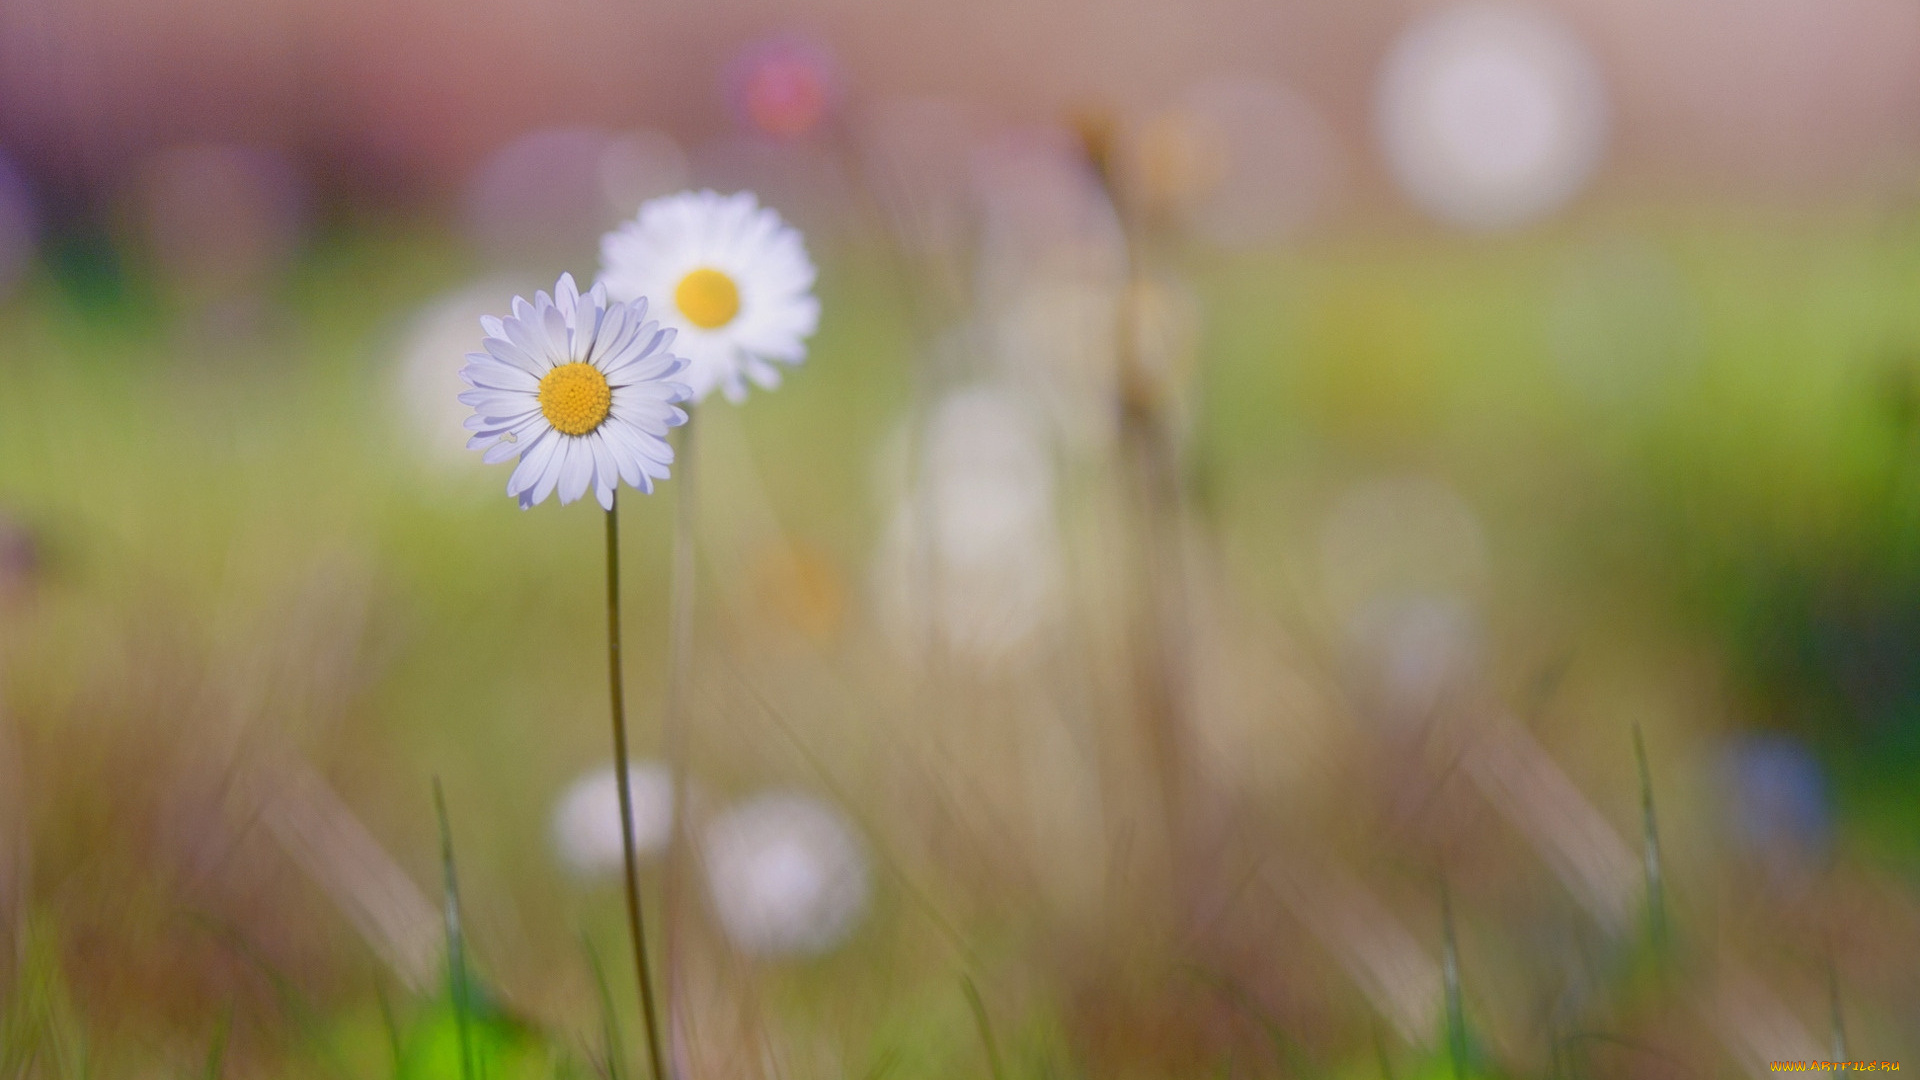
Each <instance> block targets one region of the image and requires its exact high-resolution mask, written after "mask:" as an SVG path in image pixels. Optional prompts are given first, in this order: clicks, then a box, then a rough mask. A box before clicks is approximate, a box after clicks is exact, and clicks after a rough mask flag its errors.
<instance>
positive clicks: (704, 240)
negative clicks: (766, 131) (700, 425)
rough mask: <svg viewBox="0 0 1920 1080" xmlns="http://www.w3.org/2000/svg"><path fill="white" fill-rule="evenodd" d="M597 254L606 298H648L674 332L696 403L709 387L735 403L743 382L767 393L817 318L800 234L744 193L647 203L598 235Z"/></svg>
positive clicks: (795, 359)
mask: <svg viewBox="0 0 1920 1080" xmlns="http://www.w3.org/2000/svg"><path fill="white" fill-rule="evenodd" d="M600 256H601V267H602V277H601V280H602V282H603V283H604V284H605V285H606V287H607V291H608V292H609V293H611V294H612V295H613V296H615V297H617V298H621V299H633V298H635V297H652V298H654V302H655V303H656V304H657V310H656V316H657V317H658V318H659V319H660V320H661V321H662V322H663V323H664V324H665V325H667V326H671V327H673V328H675V329H677V330H678V331H679V334H680V336H679V338H678V339H677V340H676V342H675V348H676V349H677V350H678V351H679V352H680V353H681V355H683V356H685V357H687V359H688V361H689V362H690V363H689V367H688V368H687V372H686V381H687V383H688V385H690V386H691V387H692V388H693V399H694V400H695V401H700V400H703V399H705V397H706V396H707V395H708V394H709V393H711V392H712V391H713V389H714V388H715V387H719V388H720V390H721V392H722V393H723V394H725V395H726V397H727V400H728V401H733V402H738V401H741V400H743V399H744V398H745V397H746V396H747V380H749V379H751V380H752V381H753V382H754V383H755V385H758V386H760V387H761V388H762V389H766V390H771V389H774V388H775V387H777V386H779V385H780V372H779V369H777V368H776V367H774V362H776V361H777V362H779V363H783V364H798V363H800V362H801V361H802V360H804V359H806V355H807V346H806V339H807V338H808V337H810V336H812V334H813V331H814V328H815V326H816V325H818V323H819V321H820V302H819V301H818V300H816V299H815V298H814V296H813V281H814V269H813V262H812V261H811V260H810V259H808V258H807V249H806V247H805V245H804V244H803V243H802V241H801V238H800V233H799V231H798V230H796V229H794V228H792V227H791V226H789V225H787V224H785V223H784V222H782V221H781V219H780V215H779V214H777V213H775V212H774V211H773V210H772V209H771V208H767V207H762V206H761V205H760V203H759V200H758V199H757V198H755V196H754V194H753V193H752V192H750V191H742V192H738V193H736V194H733V195H724V196H723V195H720V194H718V193H716V192H713V191H700V192H682V193H680V194H678V195H669V196H667V197H665V198H661V199H654V200H652V201H651V202H649V203H647V204H646V205H645V206H642V207H641V208H640V214H639V216H638V217H637V218H635V219H634V220H632V221H629V222H627V223H626V224H624V225H622V226H621V227H620V228H618V229H616V230H614V231H613V232H610V233H608V234H607V235H606V236H605V237H603V238H602V240H601V242H600Z"/></svg>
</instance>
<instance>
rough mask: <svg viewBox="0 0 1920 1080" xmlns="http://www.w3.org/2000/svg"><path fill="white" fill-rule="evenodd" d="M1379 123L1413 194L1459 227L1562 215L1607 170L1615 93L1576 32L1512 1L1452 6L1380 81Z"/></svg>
mask: <svg viewBox="0 0 1920 1080" xmlns="http://www.w3.org/2000/svg"><path fill="white" fill-rule="evenodd" d="M1376 104H1377V110H1378V111H1377V114H1376V122H1377V126H1378V131H1379V136H1380V140H1381V142H1382V144H1383V147H1384V149H1385V152H1386V156H1387V161H1388V164H1389V165H1390V166H1391V167H1392V169H1393V174H1394V177H1395V179H1397V180H1398V181H1399V183H1400V186H1401V187H1402V188H1404V189H1405V190H1406V192H1407V194H1408V195H1409V196H1410V197H1411V198H1412V199H1413V200H1414V201H1415V202H1416V203H1418V204H1420V206H1421V207H1422V208H1423V209H1425V210H1426V211H1427V212H1428V213H1430V214H1432V215H1434V216H1435V217H1437V218H1439V219H1441V220H1442V221H1446V222H1448V223H1450V224H1454V225H1459V226H1464V227H1467V228H1475V229H1493V228H1502V227H1507V226H1512V225H1519V224H1523V223H1525V222H1528V221H1532V220H1535V219H1537V218H1540V217H1544V216H1545V215H1547V214H1549V213H1552V212H1553V211H1555V210H1557V209H1559V208H1560V207H1561V206H1562V205H1564V204H1565V203H1566V202H1567V201H1568V200H1570V199H1571V198H1573V196H1574V195H1575V194H1577V193H1578V192H1579V191H1580V189H1581V188H1582V187H1583V186H1584V185H1585V184H1586V182H1587V179H1588V177H1589V176H1590V175H1591V174H1592V173H1593V170H1594V167H1595V166H1596V165H1597V164H1598V163H1599V161H1600V157H1601V154H1602V151H1603V150H1604V149H1605V144H1606V137H1607V100H1606V88H1605V84H1604V83H1603V82H1602V80H1601V77H1600V72H1599V68H1598V66H1597V65H1596V64H1595V62H1594V60H1593V57H1592V56H1591V54H1590V53H1589V52H1588V51H1587V48H1586V46H1585V45H1584V44H1582V42H1581V41H1580V39H1579V38H1578V37H1577V36H1575V35H1574V33H1573V31H1572V30H1570V29H1569V28H1567V27H1566V26H1564V25H1563V24H1562V23H1561V22H1560V21H1559V20H1558V19H1556V18H1555V17H1553V16H1552V15H1550V14H1548V13H1547V12H1545V11H1542V10H1539V9H1536V8H1533V7H1530V6H1526V5H1522V4H1514V3H1505V2H1498V0H1493V2H1476V3H1467V4H1461V5H1458V6H1454V7H1450V8H1444V9H1441V10H1439V11H1436V12H1433V13H1432V14H1429V15H1426V16H1424V17H1422V18H1421V19H1420V20H1418V21H1417V22H1415V23H1414V24H1413V25H1412V26H1410V27H1408V28H1407V29H1406V30H1405V31H1404V32H1403V33H1402V34H1401V36H1400V39H1399V41H1398V42H1397V43H1396V44H1395V45H1394V48H1393V51H1392V53H1391V54H1389V56H1388V57H1387V61H1386V66H1385V67H1384V69H1383V70H1382V71H1381V73H1380V85H1379V95H1378V100H1377V103H1376Z"/></svg>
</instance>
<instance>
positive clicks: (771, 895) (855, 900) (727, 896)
mask: <svg viewBox="0 0 1920 1080" xmlns="http://www.w3.org/2000/svg"><path fill="white" fill-rule="evenodd" d="M702 837H703V839H702V843H703V849H702V853H703V855H704V856H705V862H706V870H707V885H708V888H709V890H710V891H711V896H712V900H713V906H714V910H715V912H716V913H717V914H718V915H719V917H720V925H721V926H722V927H723V928H724V929H725V930H726V932H727V936H728V937H729V938H731V939H732V941H733V943H734V945H735V946H737V947H738V948H739V949H741V950H742V951H743V952H748V953H753V954H755V955H759V956H780V955H792V954H800V955H807V954H818V953H823V952H826V951H827V950H829V949H832V948H833V947H834V946H836V945H838V944H839V943H840V942H841V941H843V940H844V939H845V938H846V936H847V935H848V934H849V933H850V932H851V931H852V930H853V928H854V926H855V925H856V924H857V923H858V922H859V919H860V916H861V915H863V914H864V913H865V912H866V909H867V901H868V895H869V892H870V888H871V887H870V884H869V882H868V877H867V858H866V854H865V852H864V850H863V849H862V846H861V843H860V840H859V838H858V837H857V836H856V835H855V833H854V830H853V827H852V826H851V825H849V824H848V822H847V821H846V819H845V818H844V817H843V816H842V815H841V814H840V813H839V812H838V811H837V810H835V809H833V808H832V807H830V806H828V805H826V804H825V803H823V802H821V801H819V800H818V799H814V798H811V797H809V796H806V795H800V794H795V793H788V792H775V793H769V794H764V795H758V796H755V797H754V798H752V799H749V800H747V801H746V802H743V803H740V804H738V805H736V806H733V807H730V808H728V809H727V810H725V811H724V812H722V813H721V814H720V815H719V816H717V817H715V818H714V819H713V821H712V822H710V823H709V824H708V825H707V827H706V829H705V830H704V832H703V834H702Z"/></svg>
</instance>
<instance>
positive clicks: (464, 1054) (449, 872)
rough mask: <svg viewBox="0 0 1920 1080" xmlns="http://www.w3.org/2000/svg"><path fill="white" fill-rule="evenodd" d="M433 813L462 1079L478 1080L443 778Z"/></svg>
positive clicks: (435, 789)
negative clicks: (443, 885)
mask: <svg viewBox="0 0 1920 1080" xmlns="http://www.w3.org/2000/svg"><path fill="white" fill-rule="evenodd" d="M433 810H434V813H435V815H436V816H438V818H439V819H440V868H441V872H442V874H443V875H444V880H445V882H446V922H447V992H448V994H450V995H451V996H452V998H453V1023H454V1028H455V1030H456V1031H458V1033H459V1036H460V1080H478V1076H477V1073H476V1071H475V1069H474V1061H473V1036H472V1033H471V1031H470V1030H469V1019H470V1018H469V1016H468V1012H469V1010H470V1008H471V1006H472V999H471V997H470V996H469V994H468V991H467V957H466V943H465V936H464V934H463V933H462V931H461V928H460V880H459V877H458V876H457V875H456V874H455V872H454V866H453V828H452V827H451V826H450V825H448V823H447V797H446V793H445V792H443V791H442V790H441V789H440V778H439V777H437V776H436V777H434V778H433Z"/></svg>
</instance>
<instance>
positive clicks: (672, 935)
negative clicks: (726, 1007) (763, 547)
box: [665, 407, 696, 1032]
mask: <svg viewBox="0 0 1920 1080" xmlns="http://www.w3.org/2000/svg"><path fill="white" fill-rule="evenodd" d="M695 413H696V410H694V409H693V408H691V407H689V408H688V409H687V422H686V423H685V424H683V425H682V426H681V428H680V438H679V447H678V453H677V454H676V455H675V458H674V471H675V473H676V476H675V480H676V481H677V483H676V484H675V487H674V498H675V499H676V500H677V503H676V506H675V510H674V516H673V576H672V580H671V582H670V584H669V589H670V592H669V594H668V598H667V604H668V608H667V720H666V744H667V775H668V777H669V778H670V782H671V787H672V791H673V796H672V798H673V819H672V822H671V826H670V827H671V831H670V832H669V833H668V835H667V873H666V890H665V891H666V917H667V925H666V937H667V1028H668V1030H669V1031H670V1032H678V1031H680V1030H681V1028H680V1023H681V1019H680V1015H679V1004H678V1003H679V1001H680V994H679V986H680V973H681V964H682V962H683V958H682V957H681V955H680V941H681V937H680V934H679V932H678V931H679V927H680V925H681V921H682V920H683V919H684V918H685V912H684V911H683V910H682V909H683V907H684V895H683V894H684V893H685V891H686V874H687V858H688V855H689V848H690V846H691V841H692V834H691V833H690V832H689V831H688V823H687V771H688V763H687V758H688V752H689V747H688V738H689V736H690V734H691V725H690V723H689V721H688V716H687V714H688V690H689V686H690V684H691V681H692V678H693V604H694V598H693V586H694V558H693V545H694V479H693V477H694V466H693V459H694V435H693V421H694V416H695Z"/></svg>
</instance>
